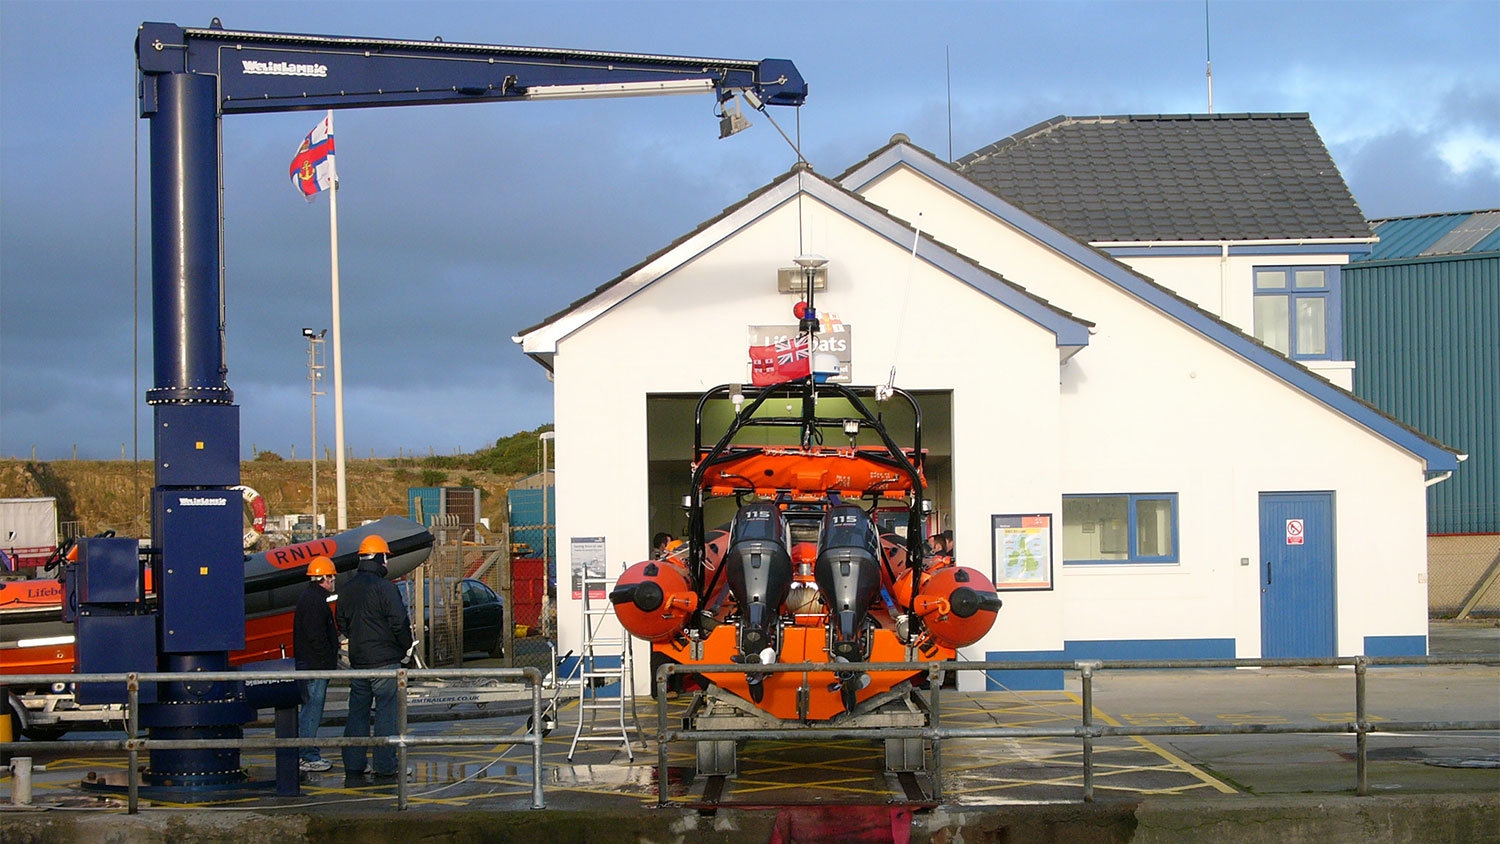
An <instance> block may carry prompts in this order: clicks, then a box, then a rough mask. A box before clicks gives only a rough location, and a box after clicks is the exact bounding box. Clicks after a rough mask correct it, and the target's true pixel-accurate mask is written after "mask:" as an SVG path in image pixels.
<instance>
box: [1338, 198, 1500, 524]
mask: <svg viewBox="0 0 1500 844" xmlns="http://www.w3.org/2000/svg"><path fill="white" fill-rule="evenodd" d="M1371 222H1372V225H1373V226H1374V227H1375V233H1376V235H1378V236H1379V237H1380V242H1379V243H1377V244H1375V247H1374V249H1373V250H1372V251H1371V253H1370V255H1369V257H1368V258H1366V259H1365V260H1362V261H1356V262H1352V263H1350V264H1348V265H1347V266H1345V267H1344V271H1343V307H1344V347H1345V349H1344V351H1345V359H1346V360H1353V361H1355V362H1356V366H1355V369H1354V392H1355V394H1356V395H1358V396H1359V397H1360V398H1362V399H1364V400H1366V401H1368V402H1370V403H1371V404H1374V405H1376V406H1377V407H1379V408H1380V409H1381V410H1384V411H1385V412H1386V413H1389V414H1391V415H1392V416H1394V417H1396V418H1397V419H1400V420H1401V421H1402V422H1404V423H1406V424H1407V425H1410V426H1411V427H1413V428H1416V429H1417V430H1419V431H1421V432H1423V433H1424V434H1427V435H1428V436H1430V437H1434V438H1436V439H1438V440H1440V441H1442V442H1443V443H1445V444H1447V445H1450V446H1452V447H1454V448H1455V449H1457V450H1459V451H1460V452H1463V453H1466V454H1468V455H1469V459H1468V460H1467V461H1465V462H1463V463H1461V464H1460V465H1459V468H1458V471H1457V472H1455V473H1454V474H1453V477H1452V478H1449V479H1448V480H1446V481H1444V482H1442V483H1439V484H1436V485H1435V486H1433V487H1431V488H1429V490H1428V492H1427V526H1428V533H1432V534H1445V533H1500V210H1490V211H1473V212H1461V213H1454V214H1430V215H1424V216H1420V217H1401V218H1395V219H1389V220H1373V221H1371Z"/></svg>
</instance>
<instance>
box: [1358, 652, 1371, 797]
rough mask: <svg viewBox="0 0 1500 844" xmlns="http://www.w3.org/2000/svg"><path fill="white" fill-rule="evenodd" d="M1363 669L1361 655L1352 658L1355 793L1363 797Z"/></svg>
mask: <svg viewBox="0 0 1500 844" xmlns="http://www.w3.org/2000/svg"><path fill="white" fill-rule="evenodd" d="M1365 669H1366V662H1365V658H1364V657H1363V656H1357V657H1355V658H1354V731H1355V732H1354V766H1355V769H1356V770H1355V775H1356V777H1357V781H1358V784H1357V785H1356V787H1355V793H1356V794H1358V795H1359V796H1360V797H1364V796H1366V795H1368V794H1369V793H1370V771H1369V756H1368V754H1367V753H1366V752H1365V742H1366V739H1367V738H1368V737H1369V732H1368V730H1369V727H1370V725H1369V723H1368V722H1367V721H1366V720H1365Z"/></svg>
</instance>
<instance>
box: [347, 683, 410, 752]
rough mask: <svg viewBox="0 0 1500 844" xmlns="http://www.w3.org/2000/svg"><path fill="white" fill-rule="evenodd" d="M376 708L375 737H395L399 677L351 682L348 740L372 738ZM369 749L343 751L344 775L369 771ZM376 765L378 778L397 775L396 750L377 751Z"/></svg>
mask: <svg viewBox="0 0 1500 844" xmlns="http://www.w3.org/2000/svg"><path fill="white" fill-rule="evenodd" d="M398 667H399V666H397V665H381V666H376V669H377V670H381V671H384V670H387V669H394V668H398ZM372 703H373V704H374V707H375V722H374V725H373V726H374V731H373V735H376V736H392V735H395V734H396V678H395V677H390V678H387V679H383V680H351V681H349V719H348V720H347V721H345V722H344V736H345V737H346V738H353V737H356V736H358V737H365V736H369V735H372V731H371V723H370V706H371V704H372ZM368 750H371V748H368V747H346V748H344V749H343V755H344V772H345V773H355V772H358V771H363V770H364V769H365V756H366V751H368ZM373 755H374V757H375V758H374V763H375V766H374V768H373V769H372V772H373V773H375V774H377V775H391V774H395V773H397V771H396V767H397V764H398V763H397V761H396V748H394V747H376V748H374V754H373Z"/></svg>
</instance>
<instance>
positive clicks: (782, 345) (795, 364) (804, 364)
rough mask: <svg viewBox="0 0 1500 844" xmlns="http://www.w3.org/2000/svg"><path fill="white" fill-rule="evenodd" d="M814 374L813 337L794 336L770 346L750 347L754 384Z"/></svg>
mask: <svg viewBox="0 0 1500 844" xmlns="http://www.w3.org/2000/svg"><path fill="white" fill-rule="evenodd" d="M811 374H812V340H811V338H808V337H805V336H804V337H792V338H788V339H786V340H782V341H779V342H776V343H772V344H770V345H768V346H751V347H750V384H751V386H755V387H768V386H770V385H772V384H780V383H783V382H786V381H795V380H797V379H798V378H806V377H807V376H809V375H811Z"/></svg>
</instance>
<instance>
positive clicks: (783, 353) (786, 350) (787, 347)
mask: <svg viewBox="0 0 1500 844" xmlns="http://www.w3.org/2000/svg"><path fill="white" fill-rule="evenodd" d="M808 345H809V344H808V342H807V339H806V338H801V339H796V340H793V339H791V338H788V339H786V340H782V341H780V342H779V343H777V344H776V365H777V366H786V365H787V364H790V363H795V362H797V361H799V360H807V359H808V357H809V356H811V354H812V350H811V349H809V348H808Z"/></svg>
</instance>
